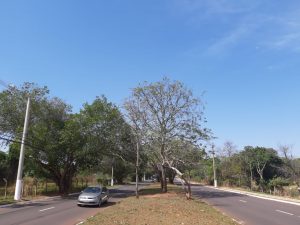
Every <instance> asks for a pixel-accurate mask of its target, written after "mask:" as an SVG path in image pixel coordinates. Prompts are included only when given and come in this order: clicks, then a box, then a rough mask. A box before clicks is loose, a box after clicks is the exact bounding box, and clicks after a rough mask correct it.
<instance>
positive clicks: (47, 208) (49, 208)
mask: <svg viewBox="0 0 300 225" xmlns="http://www.w3.org/2000/svg"><path fill="white" fill-rule="evenodd" d="M54 208H55V207H50V208H46V209H41V210H40V212H43V211H46V210H49V209H54Z"/></svg>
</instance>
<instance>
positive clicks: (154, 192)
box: [84, 185, 236, 225]
mask: <svg viewBox="0 0 300 225" xmlns="http://www.w3.org/2000/svg"><path fill="white" fill-rule="evenodd" d="M84 224H86V225H92V224H107V225H121V224H136V225H152V224H166V225H168V224H169V225H176V224H178V225H184V224H185V225H201V224H206V225H216V224H218V225H234V224H236V223H234V222H233V221H232V219H230V218H228V217H226V216H224V215H222V214H221V213H220V212H218V211H217V210H216V209H214V208H213V207H211V206H209V205H207V204H206V203H204V202H201V201H199V200H186V198H185V193H184V192H183V191H182V189H180V188H179V187H178V186H175V185H169V186H168V192H167V193H161V190H160V186H158V185H151V186H150V187H146V188H145V189H143V190H141V191H140V198H139V199H138V200H136V199H135V198H134V197H129V198H126V199H124V200H122V201H121V202H119V203H117V204H116V205H113V206H111V207H107V208H104V210H102V211H101V213H99V214H98V215H96V216H94V217H93V218H90V219H88V220H87V221H86V222H85V223H84Z"/></svg>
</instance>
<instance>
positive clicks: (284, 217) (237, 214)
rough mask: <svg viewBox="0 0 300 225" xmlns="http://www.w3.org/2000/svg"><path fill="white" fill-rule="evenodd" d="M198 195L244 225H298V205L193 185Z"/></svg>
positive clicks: (196, 195) (194, 194)
mask: <svg viewBox="0 0 300 225" xmlns="http://www.w3.org/2000/svg"><path fill="white" fill-rule="evenodd" d="M192 193H193V197H198V198H200V199H201V200H203V201H205V202H207V203H209V204H210V205H212V206H214V207H216V208H218V209H219V210H220V211H222V212H224V213H225V214H227V215H229V216H231V217H232V218H234V219H235V220H236V221H238V222H239V223H240V224H246V225H299V224H300V206H297V205H292V204H288V203H282V202H277V201H272V200H266V199H260V198H256V197H252V196H248V195H242V194H236V193H232V192H227V191H222V190H218V189H215V188H210V187H206V186H200V185H193V186H192Z"/></svg>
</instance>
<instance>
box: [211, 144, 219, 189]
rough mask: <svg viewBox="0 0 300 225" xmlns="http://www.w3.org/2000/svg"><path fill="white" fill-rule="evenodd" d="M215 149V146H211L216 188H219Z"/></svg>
mask: <svg viewBox="0 0 300 225" xmlns="http://www.w3.org/2000/svg"><path fill="white" fill-rule="evenodd" d="M214 147H215V145H214V144H213V145H212V146H211V149H212V151H211V153H212V156H213V170H214V187H218V182H217V178H216V167H215V151H214Z"/></svg>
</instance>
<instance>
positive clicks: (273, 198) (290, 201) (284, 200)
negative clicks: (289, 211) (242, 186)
mask: <svg viewBox="0 0 300 225" xmlns="http://www.w3.org/2000/svg"><path fill="white" fill-rule="evenodd" d="M203 186H204V187H208V188H212V189H216V190H220V191H226V192H231V193H236V194H242V195H246V196H250V197H254V198H260V199H265V200H269V201H275V202H282V203H286V204H291V205H297V206H300V201H299V200H297V199H287V198H282V197H276V196H268V195H264V194H259V193H253V192H248V191H241V190H235V189H228V188H222V187H219V188H216V187H212V186H207V185H203Z"/></svg>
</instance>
